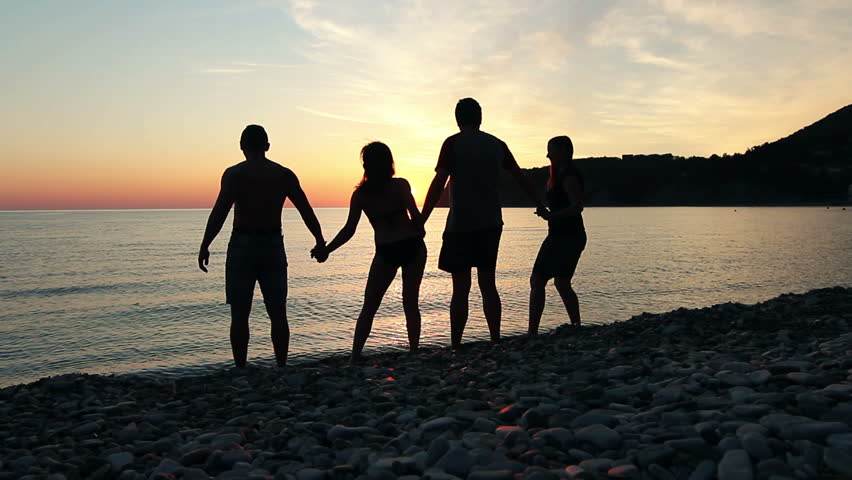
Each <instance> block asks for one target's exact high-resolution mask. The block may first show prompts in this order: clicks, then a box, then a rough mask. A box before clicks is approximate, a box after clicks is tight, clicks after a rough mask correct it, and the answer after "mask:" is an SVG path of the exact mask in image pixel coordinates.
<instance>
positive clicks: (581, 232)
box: [529, 136, 586, 335]
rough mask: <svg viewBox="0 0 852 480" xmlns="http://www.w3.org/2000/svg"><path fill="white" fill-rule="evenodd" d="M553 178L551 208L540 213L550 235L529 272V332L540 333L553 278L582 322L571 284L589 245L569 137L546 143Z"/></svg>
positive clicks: (576, 322)
mask: <svg viewBox="0 0 852 480" xmlns="http://www.w3.org/2000/svg"><path fill="white" fill-rule="evenodd" d="M547 158H548V159H550V178H549V179H548V181H547V203H548V207H550V210H549V211H548V212H541V214H540V216H541V217H542V218H544V219H545V220H547V237H546V238H545V239H544V242H543V243H542V244H541V248H540V249H539V251H538V256H537V257H536V259H535V265H534V266H533V271H532V275H530V319H529V322H530V323H529V334H530V335H536V334H538V326H539V323H540V321H541V314H542V312H543V311H544V297H545V290H544V287H545V286H547V282H548V281H549V280H550V279H551V278H553V279H554V280H553V283H554V284H555V285H556V290H557V291H558V292H559V296H560V297H562V303H564V304H565V310H567V311H568V318H570V319H571V324H572V325H580V304H579V301H578V300H577V294H576V293H575V292H574V289H573V288H572V287H571V279H572V278H573V276H574V271H575V270H576V269H577V262H578V261H579V260H580V255H581V254H582V253H583V249H584V248H586V228H585V226H584V225H583V174H582V173H581V172H580V170H578V169H577V166H576V165H574V144H573V143H572V142H571V139H570V138H569V137H567V136H561V137H554V138H551V139H550V141H549V142H547Z"/></svg>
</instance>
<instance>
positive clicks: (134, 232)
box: [0, 207, 852, 387]
mask: <svg viewBox="0 0 852 480" xmlns="http://www.w3.org/2000/svg"><path fill="white" fill-rule="evenodd" d="M208 213H209V212H208V211H207V210H87V211H3V212H0V387H3V386H9V385H14V384H19V383H26V382H31V381H34V380H37V379H39V378H42V377H46V376H55V375H60V374H65V373H73V372H84V373H100V374H110V373H135V374H141V375H153V376H165V377H169V376H181V375H194V374H202V373H204V372H208V371H212V370H215V369H222V368H228V367H229V366H230V365H231V362H232V360H231V352H230V344H229V340H228V328H229V307H228V305H227V304H225V297H224V265H225V250H226V248H227V243H228V237H229V235H230V228H231V227H230V220H231V219H230V218H229V221H228V224H227V225H226V226H225V228H224V229H223V231H222V232H221V233H220V235H219V236H218V237H217V239H216V240H215V241H214V243H213V245H212V247H211V257H210V266H209V270H210V271H209V273H204V272H202V271H200V270H199V269H198V266H197V252H198V245H199V243H200V240H201V237H202V234H203V232H204V227H205V224H206V220H207V215H208ZM316 213H317V216H318V218H319V220H320V222H321V224H322V226H323V231H324V234H325V236H326V238H327V239H329V240H330V239H331V238H332V237H333V236H334V235H335V234H336V233H337V231H338V229H340V228H341V227H342V226H343V224H344V222H345V220H346V214H347V210H346V209H344V208H320V209H317V210H316ZM446 213H447V212H446V210H445V209H438V210H436V212H435V213H434V214H433V216H432V218H431V219H430V221H429V223H428V225H427V236H426V244H427V248H428V251H429V260H428V263H427V266H426V272H425V274H424V279H423V285H422V290H421V297H420V308H421V311H422V316H423V328H422V337H421V344H422V345H423V346H438V347H440V346H447V345H448V344H449V332H450V328H449V314H448V307H449V301H450V294H451V280H450V276H449V275H448V274H446V273H444V272H441V271H440V270H438V268H437V258H438V252H439V251H440V244H441V232H442V230H443V225H444V221H445V218H446ZM503 216H504V222H505V225H504V230H503V237H502V241H501V245H500V256H499V260H498V272H497V287H498V290H499V292H500V295H501V298H502V302H503V334H504V335H517V334H522V333H524V332H525V331H526V327H527V325H526V323H527V309H528V296H529V283H528V282H529V275H530V271H531V268H532V265H533V261H534V259H535V256H536V253H537V251H538V247H539V245H540V244H541V242H542V240H543V239H544V237H545V235H546V225H545V223H544V222H543V221H542V220H541V219H539V218H538V217H536V216H535V215H534V213H533V210H532V209H528V208H507V209H504V210H503ZM584 219H585V223H586V230H587V232H588V238H589V241H588V245H587V247H586V250H585V252H584V253H583V256H582V257H581V259H580V264H579V266H578V268H577V273H576V276H575V279H574V286H575V290H576V291H577V294H578V297H579V300H580V306H581V310H582V315H583V321H584V323H586V324H607V323H612V322H617V321H623V320H627V319H629V318H631V317H633V316H635V315H638V314H641V313H643V312H653V313H659V312H666V311H669V310H674V309H677V308H680V307H686V308H700V307H705V306H710V305H714V304H718V303H725V302H741V303H747V304H751V303H756V302H760V301H763V300H767V299H769V298H772V297H775V296H777V295H779V294H782V293H787V292H797V293H798V292H805V291H808V290H811V289H815V288H822V287H830V286H835V285H842V286H847V287H849V286H852V208H849V209H848V210H846V209H843V208H841V207H831V208H826V207H760V208H757V207H707V208H703V207H659V208H656V207H641V208H640V207H637V208H621V207H598V208H594V207H593V208H587V209H586V210H585V212H584ZM283 228H284V232H285V233H284V236H285V245H286V249H287V256H288V260H289V265H290V266H289V285H290V290H289V292H290V293H289V300H288V313H289V321H290V330H291V343H290V361H291V362H292V363H300V362H301V363H303V362H306V361H311V360H316V359H320V358H323V357H327V356H330V355H340V354H347V353H348V351H349V350H350V348H351V344H352V333H353V329H354V325H355V318H356V316H357V315H358V312H359V310H360V307H361V301H362V295H363V289H364V285H365V282H366V278H367V272H368V269H369V265H370V262H371V260H372V258H373V254H374V246H373V237H372V229H371V228H370V225H369V223H368V222H367V221H366V219H362V222H361V224H360V226H359V228H358V231H357V233H356V235H355V236H354V237H353V238H352V240H350V241H349V243H348V244H346V245H345V246H343V247H342V248H341V249H340V250H338V251H337V252H335V253H334V254H333V255H332V256H331V258H330V259H329V260H328V261H327V262H326V263H324V264H317V263H316V262H315V261H314V260H312V259H311V258H310V255H309V250H310V248H311V247H312V246H313V239H312V237H311V235H310V234H309V232H308V230H307V229H306V228H305V226H304V224H303V223H302V221H301V219H300V217H299V215H298V213H297V212H296V211H295V210H294V209H289V208H288V209H285V211H284V215H283ZM480 300H481V299H480V297H479V294H478V292H477V290H476V286H475V283H474V288H473V293H472V295H471V308H470V311H471V315H470V320H469V322H468V325H467V329H466V331H465V337H464V340H465V341H476V340H484V339H487V337H488V333H487V327H486V324H485V320H484V316H483V314H482V309H481V301H480ZM567 321H568V318H567V315H566V313H565V309H564V307H563V305H562V303H561V301H560V299H559V296H558V294H557V293H556V290H555V288H553V286H552V285H549V286H548V293H547V303H546V307H545V312H544V317H543V319H542V330H545V331H546V330H548V329H553V328H555V327H557V326H558V325H560V324H563V323H565V322H567ZM250 324H251V340H250V344H249V361H250V362H251V363H254V364H259V365H261V366H264V365H267V366H268V365H272V363H273V350H272V344H271V341H270V338H269V320H268V318H267V317H266V314H265V310H264V308H263V302H262V301H261V297H260V291H259V289H257V290H256V292H255V301H254V304H253V310H252V315H251V321H250ZM406 348H407V337H406V332H405V322H404V316H403V310H402V304H401V279H400V277H399V275H398V276H397V278H396V280H394V283H393V284H392V285H391V287H390V289H389V290H388V293H387V295H386V296H385V299H384V302H383V303H382V306H381V308H380V309H379V312H378V314H377V316H376V320H375V322H374V325H373V330H372V334H371V336H370V338H369V340H368V341H367V348H366V350H365V354H367V355H369V354H371V353H375V352H381V351H387V350H405V349H406Z"/></svg>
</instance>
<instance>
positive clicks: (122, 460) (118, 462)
mask: <svg viewBox="0 0 852 480" xmlns="http://www.w3.org/2000/svg"><path fill="white" fill-rule="evenodd" d="M106 459H107V461H108V462H109V464H110V465H111V466H112V469H113V471H115V472H118V471H120V470H121V469H122V468H123V467H124V466H126V465H129V464H131V463H133V454H132V453H130V452H118V453H113V454H112V455H108V456H107V457H106Z"/></svg>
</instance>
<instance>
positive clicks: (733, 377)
mask: <svg viewBox="0 0 852 480" xmlns="http://www.w3.org/2000/svg"><path fill="white" fill-rule="evenodd" d="M713 377H714V378H716V380H719V381H720V382H722V383H723V384H724V385H728V386H732V387H748V386H750V385H752V382H751V379H750V378H749V377H748V376H747V375H743V374H742V373H733V372H717V373H716V374H715V375H713Z"/></svg>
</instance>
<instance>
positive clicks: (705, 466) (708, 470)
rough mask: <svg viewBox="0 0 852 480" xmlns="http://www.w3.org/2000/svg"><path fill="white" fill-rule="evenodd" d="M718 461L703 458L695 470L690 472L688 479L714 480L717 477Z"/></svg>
mask: <svg viewBox="0 0 852 480" xmlns="http://www.w3.org/2000/svg"><path fill="white" fill-rule="evenodd" d="M717 468H718V467H717V466H716V462H714V461H713V460H702V461H701V463H699V464H698V465H697V466H696V467H695V470H693V471H692V473H691V474H689V479H688V480H713V479H714V478H716V470H717Z"/></svg>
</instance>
